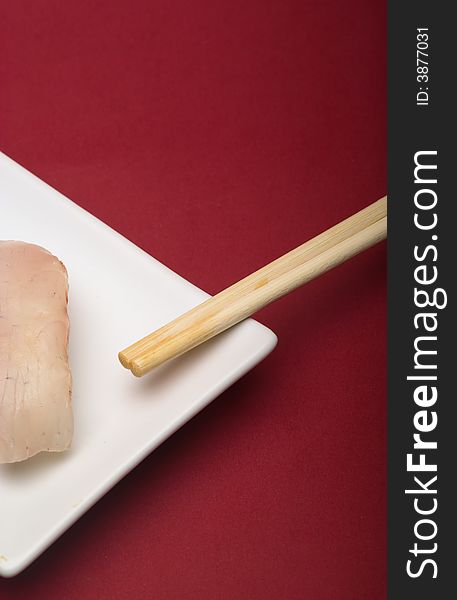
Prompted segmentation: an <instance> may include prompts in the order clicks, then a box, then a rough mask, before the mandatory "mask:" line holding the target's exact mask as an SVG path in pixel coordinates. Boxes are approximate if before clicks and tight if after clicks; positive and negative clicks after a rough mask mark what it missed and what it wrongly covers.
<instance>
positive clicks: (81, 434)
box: [0, 153, 276, 577]
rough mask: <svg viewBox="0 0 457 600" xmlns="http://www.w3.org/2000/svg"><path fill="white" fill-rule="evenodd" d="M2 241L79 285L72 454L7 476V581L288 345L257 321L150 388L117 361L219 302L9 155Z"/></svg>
mask: <svg viewBox="0 0 457 600" xmlns="http://www.w3.org/2000/svg"><path fill="white" fill-rule="evenodd" d="M0 239H17V240H24V241H28V242H33V243H36V244H39V245H42V246H44V247H46V248H47V249H48V250H50V251H51V252H52V253H53V254H55V255H56V256H58V257H59V258H60V259H61V260H62V261H63V262H64V263H65V265H66V267H67V269H68V273H69V281H70V300H69V312H70V320H71V331H70V361H71V367H72V373H73V407H74V413H75V436H74V441H73V446H72V448H71V450H69V451H68V452H66V453H63V454H61V455H60V454H40V455H38V456H36V457H34V458H32V459H30V460H28V461H26V462H23V463H17V464H12V465H0V575H2V576H4V577H11V576H13V575H15V574H17V573H19V572H20V571H22V570H23V569H24V568H25V567H26V566H28V565H29V564H30V563H31V562H32V561H33V560H34V559H35V558H36V557H37V556H38V555H39V554H40V553H41V552H43V551H44V550H45V549H46V548H47V547H48V546H49V545H50V544H51V543H52V542H53V541H54V540H55V539H56V538H57V537H58V536H60V535H61V534H62V533H63V532H64V531H65V530H66V529H67V528H68V527H70V525H72V524H73V523H74V522H75V521H76V520H77V519H78V518H79V517H80V516H81V515H82V514H83V513H84V512H85V511H87V509H88V508H90V506H92V505H93V504H94V503H95V502H96V501H97V500H98V499H99V498H100V497H101V496H103V494H105V493H106V492H107V491H108V490H109V489H110V488H111V487H112V486H113V485H115V484H116V483H117V482H118V481H119V480H120V479H121V478H122V477H123V476H124V475H126V474H127V473H128V472H129V471H130V470H131V469H132V468H133V467H135V466H136V465H137V464H138V463H139V462H140V461H141V460H142V459H143V458H144V457H145V456H146V455H147V454H149V453H150V452H151V451H152V450H153V449H154V448H156V447H157V446H158V445H159V444H160V443H161V442H163V441H164V440H165V439H166V438H167V437H168V436H170V435H171V434H172V433H173V432H174V431H176V429H178V428H179V427H180V426H181V425H183V424H184V423H185V422H186V421H188V420H189V419H190V418H191V417H192V416H193V415H195V414H196V413H197V412H198V411H199V410H201V409H202V408H203V407H204V406H206V405H207V404H208V403H209V402H211V400H213V399H214V398H215V397H216V396H217V395H218V394H220V393H221V392H222V391H223V390H225V389H226V388H227V387H228V386H229V385H231V384H232V383H233V382H234V381H235V380H237V379H238V378H239V377H241V376H242V375H243V374H244V373H246V372H247V371H248V370H249V369H251V368H252V367H253V366H254V365H256V364H257V363H258V362H259V361H260V360H262V358H264V357H265V356H266V355H267V354H268V353H269V352H271V350H272V349H273V348H274V346H275V344H276V336H275V335H274V333H272V332H271V331H270V330H269V329H267V328H266V327H263V326H262V325H260V324H259V323H256V322H255V321H252V320H248V321H245V322H243V323H241V324H240V325H238V326H236V327H234V328H233V329H231V330H230V331H227V332H226V333H224V334H223V335H221V336H219V337H218V338H216V339H214V340H212V341H211V342H208V343H206V344H204V345H203V346H201V347H200V348H197V349H196V350H194V351H192V352H190V353H189V354H187V355H185V356H183V357H181V358H179V359H177V360H175V361H172V362H170V363H169V364H165V365H163V366H162V367H159V368H158V369H157V370H155V371H154V372H152V373H151V374H150V375H149V376H146V377H144V378H142V379H137V378H135V377H133V376H132V375H131V374H130V373H129V372H128V371H126V370H125V369H123V368H122V366H121V365H120V363H119V362H118V360H117V352H118V351H119V350H120V349H122V348H124V347H125V346H126V345H128V344H129V343H131V342H132V341H134V340H135V339H137V338H140V337H142V336H143V335H145V334H146V333H148V332H149V331H152V330H153V329H156V328H157V327H159V326H161V325H163V324H164V323H166V322H167V321H169V320H171V319H173V318H174V317H176V316H177V315H179V314H181V313H183V312H184V311H186V310H188V309H190V308H191V307H193V306H195V305H196V304H199V303H200V302H202V301H203V300H204V299H205V298H207V297H208V296H207V294H205V293H204V292H202V291H201V290H199V289H198V288H196V287H195V286H193V285H192V284H190V283H189V282H187V281H185V280H184V279H182V278H181V277H179V276H178V275H176V273H173V272H172V271H170V270H169V269H167V268H166V267H164V266H163V265H162V264H160V263H159V262H157V261H156V260H155V259H153V258H151V257H150V256H149V255H148V254H146V253H145V252H143V251H142V250H140V249H139V248H138V247H136V246H135V245H133V244H132V243H131V242H129V241H128V240H126V239H125V238H123V237H122V236H121V235H119V234H118V233H116V232H115V231H113V230H112V229H110V228H109V227H108V226H107V225H105V224H104V223H102V222H101V221H99V220H98V219H96V218H95V217H93V216H92V215H90V214H89V213H87V212H86V211H84V210H83V209H81V208H79V207H78V206H76V205H75V204H73V203H72V202H71V201H70V200H68V199H67V198H65V197H64V196H62V195H61V194H59V193H58V192H56V191H55V190H53V189H52V188H51V187H49V186H48V185H46V184H45V183H43V182H42V181H41V180H40V179H38V178H36V177H35V176H34V175H32V174H31V173H29V172H28V171H26V170H25V169H23V168H22V167H20V166H19V165H18V164H17V163H15V162H13V161H12V160H11V159H9V158H7V157H6V156H5V155H4V154H1V153H0Z"/></svg>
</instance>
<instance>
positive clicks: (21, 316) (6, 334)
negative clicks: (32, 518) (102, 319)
mask: <svg viewBox="0 0 457 600" xmlns="http://www.w3.org/2000/svg"><path fill="white" fill-rule="evenodd" d="M67 298H68V278H67V271H66V269H65V267H64V265H63V264H62V263H61V262H60V261H59V260H58V259H57V258H56V257H55V256H53V255H52V254H50V253H49V252H48V251H47V250H45V249H44V248H41V247H40V246H35V245H34V244H27V243H25V242H16V241H0V463H9V462H16V461H21V460H25V459H26V458H29V457H30V456H33V455H34V454H37V453H38V452H41V451H48V452H60V451H62V450H66V449H67V448H68V447H69V446H70V444H71V440H72V437H73V413H72V408H71V373H70V368H69V364H68V352H67V346H68V332H69V321H68V315H67Z"/></svg>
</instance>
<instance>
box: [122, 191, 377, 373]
mask: <svg viewBox="0 0 457 600" xmlns="http://www.w3.org/2000/svg"><path fill="white" fill-rule="evenodd" d="M386 215H387V197H386V196H384V197H383V198H381V199H380V200H378V201H377V202H374V203H373V204H371V205H370V206H368V207H367V208H365V209H363V210H361V211H359V212H358V213H356V214H354V215H352V216H351V217H349V218H348V219H345V220H344V221H342V222H341V223H338V224H337V225H335V226H334V227H331V228H330V229H328V230H327V231H325V232H323V233H321V234H320V235H318V236H316V237H315V238H313V239H311V240H309V241H308V242H305V243H304V244H302V245H301V246H299V247H298V248H295V249H294V250H292V251H291V252H288V253H287V254H285V255H284V256H281V257H280V258H278V259H276V260H275V261H273V262H272V263H270V264H268V265H266V266H265V267H262V268H261V269H259V270H258V271H256V272H255V273H252V274H251V275H248V276H247V277H245V278H244V279H242V280H241V281H238V282H237V283H235V284H233V285H232V286H230V287H228V288H227V289H225V290H223V291H222V292H220V293H219V294H217V295H216V296H214V297H212V298H209V299H208V300H206V301H205V302H203V303H202V304H199V305H198V306H196V307H195V308H193V309H192V310H190V311H188V312H186V313H184V314H183V315H181V316H180V317H178V318H177V319H175V320H174V321H172V322H171V323H168V324H167V325H164V326H163V327H161V328H160V329H158V330H157V331H155V332H153V333H151V334H149V335H147V336H146V337H144V338H142V339H141V340H139V341H138V342H135V343H134V344H132V345H131V346H129V347H128V348H126V349H125V350H123V351H122V352H120V353H119V360H120V361H121V363H122V364H123V366H124V367H126V368H128V369H130V370H131V371H132V373H133V374H134V375H136V376H138V377H141V376H142V375H144V374H145V373H147V372H148V371H150V370H151V369H152V368H154V367H156V366H158V365H159V364H161V363H163V362H165V361H167V360H170V359H171V358H174V357H177V356H180V355H181V354H184V353H185V352H187V351H188V350H191V349H192V348H195V347H196V346H198V345H199V344H201V343H203V342H205V341H207V340H209V339H210V338H212V337H214V336H215V335H217V334H219V333H221V332H222V331H225V330H226V329H228V328H229V327H232V326H233V325H235V324H236V323H239V322H240V321H242V320H243V319H246V318H247V317H249V316H251V315H252V314H253V313H255V312H256V311H258V310H260V309H261V308H263V307H264V306H266V305H268V304H270V303H271V302H273V301H274V300H277V299H278V298H280V297H281V296H284V295H286V294H288V293H289V292H291V291H292V290H294V289H296V288H297V287H299V286H301V285H303V284H304V283H307V282H308V281H310V280H311V279H314V278H315V277H318V276H319V275H321V274H323V273H325V272H326V271H328V270H329V269H332V268H333V267H335V266H337V265H339V264H341V263H342V262H344V261H345V260H347V259H349V258H351V257H352V256H354V255H356V254H358V253H359V252H362V251H363V250H365V249H367V248H369V247H370V246H373V245H374V244H376V243H377V242H379V241H381V240H382V239H384V238H385V237H386V235H387V218H386Z"/></svg>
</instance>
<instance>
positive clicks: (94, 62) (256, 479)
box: [0, 0, 386, 600]
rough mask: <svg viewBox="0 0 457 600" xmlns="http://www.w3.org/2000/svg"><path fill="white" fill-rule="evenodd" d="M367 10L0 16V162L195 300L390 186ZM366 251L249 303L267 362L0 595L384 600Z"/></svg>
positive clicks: (164, 2) (378, 399)
mask: <svg viewBox="0 0 457 600" xmlns="http://www.w3.org/2000/svg"><path fill="white" fill-rule="evenodd" d="M385 12H386V7H385V3H384V2H381V0H346V1H345V2H341V1H340V0H326V1H324V0H315V1H311V0H297V1H284V0H277V1H267V0H257V1H256V0H242V1H241V0H219V1H215V0H212V1H211V0H206V1H203V0H194V1H185V0H181V1H178V0H160V1H159V0H149V1H138V0H130V1H128V2H127V1H115V0H110V1H109V2H89V1H87V0H85V1H81V0H78V1H77V2H61V1H59V0H54V1H53V0H46V1H43V0H40V1H36V0H29V1H24V0H15V1H14V2H7V1H6V0H4V1H3V2H1V4H0V50H1V51H0V56H1V59H0V60H1V63H0V81H1V84H0V119H1V127H0V144H1V149H2V150H3V151H4V152H6V153H7V154H8V155H10V156H11V157H12V158H14V159H15V160H17V161H18V162H20V163H21V164H23V165H24V166H25V167H27V168H28V169H30V170H31V171H32V172H34V173H35V174H37V175H38V176H40V177H41V178H43V179H44V180H45V181H47V182H48V183H50V184H51V185H53V186H54V187H56V188H57V189H58V190H60V191H62V192H63V193H65V194H66V195H68V196H69V197H70V198H72V199H73V200H74V201H76V202H77V203H79V204H80V205H81V206H83V207H84V208H86V209H88V210H89V211H91V212H92V213H93V214H95V215H96V216H98V217H99V218H101V219H102V220H103V221H105V222H107V223H109V224H110V225H111V226H112V227H114V228H115V229H117V230H119V231H120V232H121V233H123V234H124V235H125V236H127V237H128V238H130V239H131V240H132V241H133V242H135V243H136V244H138V245H139V246H141V247H142V248H144V249H146V250H147V251H148V252H150V253H151V254H152V255H154V256H155V257H157V258H158V259H159V260H161V261H163V262H164V263H165V264H167V265H168V266H170V267H171V268H172V269H174V270H176V271H177V272H178V273H180V274H182V275H183V276H184V277H186V278H188V279H190V280H191V281H192V282H194V283H196V284H197V285H199V286H200V287H202V288H203V289H205V290H207V291H209V292H211V293H215V292H217V291H218V290H220V289H222V288H223V287H225V286H227V285H228V284H230V283H232V282H233V281H235V280H237V279H239V278H240V277H242V276H243V275H245V274H247V273H249V272H251V271H252V270H254V269H256V268H257V267H259V266H261V265H263V264H265V263H266V262H268V261H269V260H271V259H273V258H275V257H276V256H278V255H280V254H282V253H284V252H285V251H287V250H289V249H291V248H292V247H294V246H296V245H298V244H300V243H302V242H303V241H305V240H306V239H308V238H309V237H311V236H313V235H315V234H317V233H319V232H320V231H321V230H323V229H325V228H327V227H328V226H330V225H332V224H334V223H335V222H337V221H338V220H340V219H341V218H343V217H346V216H348V215H349V214H350V213H352V212H353V211H355V210H358V209H360V208H362V207H363V206H365V205H367V204H369V203H370V202H372V201H374V200H376V199H377V198H378V197H380V196H381V195H383V194H384V193H385V192H386V173H385V171H386V134H385V129H386V128H385V117H386V114H385V111H386V106H385V67H386V64H385V61H386V14H385ZM385 259H386V256H385V245H384V244H381V245H379V246H378V247H376V248H374V249H371V250H369V251H368V252H366V253H365V254H364V255H363V256H359V257H357V258H355V259H353V260H352V261H351V262H350V263H347V264H346V265H344V266H342V267H340V268H339V269H337V270H335V271H334V272H332V273H329V274H327V275H326V276H325V277H323V278H321V279H320V280H318V281H316V282H313V283H311V284H310V285H308V286H306V287H305V288H303V289H301V290H298V291H296V292H295V293H294V294H292V295H291V296H290V297H287V298H284V299H282V300H281V301H279V302H278V303H277V304H275V305H273V306H271V307H269V308H268V309H265V310H264V311H262V312H261V313H260V314H259V320H260V321H262V322H263V323H265V324H267V325H268V326H270V327H271V328H272V329H273V330H274V331H275V332H276V333H277V334H278V336H279V345H278V347H277V349H276V350H275V351H274V353H273V354H272V355H271V356H269V357H268V358H267V359H266V360H265V361H264V362H263V363H262V364H261V365H259V366H258V367H257V368H256V369H254V371H252V372H251V373H249V374H248V375H247V376H246V377H244V379H243V380H241V381H240V382H238V383H237V384H236V385H234V386H233V387H232V388H231V389H230V390H229V391H227V392H226V393H225V394H223V395H222V396H221V397H220V398H218V399H217V400H216V401H215V402H214V403H213V404H212V405H211V406H210V407H209V408H207V409H206V410H205V411H204V412H203V413H201V414H200V415H199V416H198V417H196V418H195V419H194V420H193V421H192V422H191V423H189V424H188V425H186V426H185V427H184V428H183V429H182V430H180V431H179V432H178V433H177V434H175V435H174V436H173V437H172V438H171V439H170V440H169V441H167V442H166V443H165V444H164V445H163V446H162V447H161V448H159V449H158V450H157V451H156V452H154V454H153V455H152V456H150V457H149V458H148V459H147V460H145V461H144V462H143V463H142V464H141V465H140V466H139V467H138V468H137V469H136V470H135V471H134V472H133V473H132V474H131V475H129V476H128V477H127V478H126V479H125V480H124V481H123V482H122V483H121V484H120V485H118V486H117V487H116V488H115V489H114V490H113V491H112V492H111V493H109V494H108V496H107V497H105V498H104V499H103V500H102V501H101V502H100V503H99V504H98V505H97V506H96V507H94V508H93V509H92V510H91V511H90V512H89V513H88V514H87V515H86V516H85V517H84V518H83V519H81V521H80V522H78V523H77V524H76V525H75V526H74V527H73V528H72V529H71V530H70V531H69V532H68V533H66V534H65V535H64V536H63V537H62V538H61V539H60V540H59V541H58V542H57V543H56V544H55V545H54V546H53V547H52V548H51V549H50V550H49V551H47V552H46V554H45V555H43V556H42V557H41V558H40V559H38V560H37V561H36V563H34V564H33V565H32V566H31V567H30V568H29V569H28V570H27V571H26V572H24V573H23V574H22V575H20V576H18V577H17V578H15V579H13V580H0V599H1V600H6V599H10V598H14V599H17V598H25V599H27V600H28V599H30V598H34V600H39V599H43V600H52V599H54V598H59V599H62V598H63V599H65V600H71V599H76V598H78V599H80V598H100V599H104V598H110V599H117V598H121V599H123V598H134V599H137V598H141V599H142V598H154V599H156V600H162V599H167V600H168V599H175V598H176V599H199V600H205V599H211V600H213V599H230V600H238V599H245V598H249V599H254V600H256V599H260V598H262V599H275V600H276V599H286V600H295V599H300V600H301V599H304V598H306V599H308V598H310V599H317V600H320V599H338V600H340V599H341V600H346V599H348V600H349V599H362V600H363V599H369V600H376V599H378V598H384V597H385V593H386V559H385V552H386V532H385V530H386V516H385V508H386V477H385V472H386V455H385V429H386V423H385V418H386V403H385V392H386V390H385V387H386V386H385V379H386V373H385V370H386V364H385V363H386V360H385V358H386V356H385V355H386V347H385V309H386V306H385ZM0 535H1V532H0Z"/></svg>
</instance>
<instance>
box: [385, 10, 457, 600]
mask: <svg viewBox="0 0 457 600" xmlns="http://www.w3.org/2000/svg"><path fill="white" fill-rule="evenodd" d="M453 8H454V7H453V3H451V2H425V1H424V0H415V1H414V2H398V1H396V0H390V2H389V34H388V68H389V73H388V114H389V124H388V154H389V155H388V211H389V214H388V222H389V235H388V261H389V266H388V277H389V285H388V290H389V291H388V294H389V344H388V366H389V386H388V390H389V399H388V432H389V433H388V597H389V599H391V600H407V599H409V598H411V599H414V600H421V599H422V598H424V599H425V598H427V600H430V599H431V598H433V599H434V600H440V599H446V600H447V599H449V598H454V597H457V591H456V590H457V588H456V585H455V583H454V579H455V578H456V577H457V565H456V564H455V563H456V550H455V543H456V541H457V537H456V534H457V531H456V517H455V512H456V511H457V497H456V496H457V493H456V492H455V489H456V485H454V482H455V481H456V480H457V477H456V476H457V468H456V463H457V416H456V413H457V411H456V406H457V392H456V384H454V383H453V375H454V373H457V341H456V339H455V338H456V337H457V327H456V285H455V278H456V276H457V210H456V208H457V193H456V190H455V186H456V181H457V177H456V175H457V164H454V163H455V159H456V158H457V153H456V151H455V146H456V126H455V123H456V117H455V105H456V103H455V100H454V98H453V92H452V91H451V90H454V89H457V86H456V85H455V79H456V72H457V69H456V68H455V65H454V63H455V59H456V57H457V51H456V46H455V44H456V40H457V29H456V24H455V21H454V20H453V19H452V16H451V10H452V11H453ZM415 169H416V171H415ZM408 456H409V458H408ZM408 461H409V467H408ZM408 469H409V470H408ZM408 561H409V562H408Z"/></svg>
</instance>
